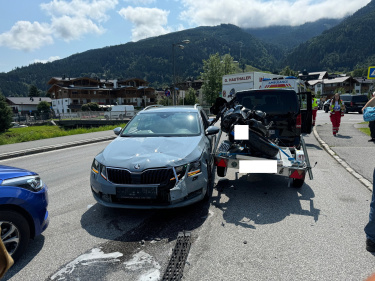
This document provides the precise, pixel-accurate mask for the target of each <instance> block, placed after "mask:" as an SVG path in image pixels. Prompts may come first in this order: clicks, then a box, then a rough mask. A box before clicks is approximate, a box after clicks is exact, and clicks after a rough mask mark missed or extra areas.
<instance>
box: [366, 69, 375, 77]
mask: <svg viewBox="0 0 375 281" xmlns="http://www.w3.org/2000/svg"><path fill="white" fill-rule="evenodd" d="M367 79H375V66H370V67H369V68H368V72H367Z"/></svg>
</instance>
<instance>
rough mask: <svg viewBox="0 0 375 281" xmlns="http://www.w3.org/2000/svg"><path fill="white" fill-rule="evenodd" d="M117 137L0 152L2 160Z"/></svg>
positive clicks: (111, 138) (110, 138)
mask: <svg viewBox="0 0 375 281" xmlns="http://www.w3.org/2000/svg"><path fill="white" fill-rule="evenodd" d="M115 138H116V136H110V137H100V138H94V139H88V140H80V141H73V142H67V143H63V144H56V145H48V146H42V147H37V148H30V149H25V150H19V151H12V152H8V153H2V154H0V160H4V159H9V158H15V157H21V156H25V155H31V154H37V153H41V152H47V151H52V150H58V149H63V148H68V147H72V146H80V145H86V144H91V143H96V142H101V141H108V140H113V139H115Z"/></svg>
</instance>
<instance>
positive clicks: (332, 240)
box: [0, 111, 375, 281]
mask: <svg viewBox="0 0 375 281" xmlns="http://www.w3.org/2000/svg"><path fill="white" fill-rule="evenodd" d="M326 116H327V115H325V114H324V113H323V111H320V112H319V113H318V124H324V122H326V118H328V116H327V117H326ZM353 116H354V115H353ZM353 118H354V117H353ZM355 118H357V117H355ZM360 118H361V116H360ZM347 121H348V122H352V121H350V120H349V116H348V120H347ZM328 122H329V118H328ZM343 122H346V121H345V120H343ZM353 122H356V121H353ZM305 141H306V143H307V146H308V151H309V156H310V161H311V162H312V163H315V162H318V164H317V165H316V167H315V168H314V169H313V172H314V180H312V181H310V180H309V179H307V180H306V182H305V184H304V185H303V187H302V188H300V189H296V188H292V187H288V181H287V180H286V179H284V178H282V177H280V176H276V175H260V174H257V175H250V176H249V177H248V176H243V175H240V176H239V179H237V180H236V175H235V170H229V171H230V172H229V174H228V175H227V179H221V178H217V177H216V179H215V188H214V190H213V195H212V199H211V201H210V202H209V203H200V204H196V205H193V206H190V207H188V208H183V209H179V210H169V211H139V210H134V211H132V210H117V209H115V210H113V209H107V208H104V207H101V206H100V205H98V204H96V202H95V200H94V199H93V197H92V195H91V193H90V189H89V173H90V165H91V162H92V159H93V157H94V156H95V155H96V154H97V153H98V152H99V151H100V150H102V149H103V148H104V147H105V146H106V145H107V144H108V142H103V143H96V144H90V145H85V146H80V147H76V148H69V149H63V150H56V151H51V152H46V153H41V154H35V155H30V156H25V157H20V158H14V159H9V160H3V161H0V163H1V164H5V165H12V166H17V167H21V168H27V169H31V170H34V171H36V172H38V173H39V174H40V175H41V176H42V179H43V180H44V181H45V182H46V183H47V184H48V186H49V198H50V204H49V212H50V225H49V227H48V228H47V230H46V231H45V232H44V233H43V235H42V236H41V237H38V238H37V239H35V240H34V241H30V245H29V248H28V251H27V253H26V254H25V256H24V257H23V258H22V259H21V260H20V261H19V262H18V263H17V264H16V265H14V266H13V267H12V268H11V269H10V271H9V272H8V273H7V275H6V276H5V279H4V280H17V281H18V280H161V277H162V276H163V273H164V270H165V268H166V266H167V264H168V261H169V258H170V256H171V253H172V249H173V247H174V245H175V243H176V238H177V234H178V232H180V231H183V230H188V231H191V233H192V246H191V250H190V253H189V256H188V260H187V263H186V264H185V271H184V278H183V280H194V281H195V280H363V279H365V278H366V277H367V276H368V275H370V274H371V273H372V272H375V263H374V256H373V255H372V254H370V253H368V252H367V251H366V250H365V235H364V232H363V227H364V225H365V224H366V222H367V219H368V211H369V200H370V198H371V193H370V191H369V190H367V189H366V188H365V187H364V186H363V185H361V184H360V183H359V182H358V180H357V179H355V178H354V177H353V176H352V175H350V174H349V173H348V172H347V171H346V170H345V169H344V168H343V167H342V166H341V165H339V164H338V163H337V161H336V160H334V159H333V158H332V157H331V156H329V155H328V154H327V152H325V151H324V150H323V149H322V148H321V147H320V146H319V143H318V142H317V141H316V139H315V138H314V136H313V135H310V136H307V137H306V138H305Z"/></svg>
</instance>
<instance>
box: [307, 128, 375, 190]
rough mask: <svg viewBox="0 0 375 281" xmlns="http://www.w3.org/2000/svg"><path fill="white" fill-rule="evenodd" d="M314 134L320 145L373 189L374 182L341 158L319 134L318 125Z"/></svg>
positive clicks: (314, 129) (366, 185) (362, 182)
mask: <svg viewBox="0 0 375 281" xmlns="http://www.w3.org/2000/svg"><path fill="white" fill-rule="evenodd" d="M313 132H314V136H315V138H316V139H317V141H318V142H319V143H320V145H321V146H322V147H323V148H324V150H325V151H327V153H328V154H329V155H331V156H332V158H334V159H335V160H336V161H337V162H338V163H339V164H340V165H341V166H343V167H344V169H345V170H346V171H347V172H348V173H350V174H351V175H352V176H353V177H355V178H356V179H357V180H358V181H359V182H360V183H361V184H363V185H364V186H365V187H367V189H368V190H370V191H372V183H371V182H370V181H369V180H367V179H365V178H364V177H363V176H361V175H360V174H359V173H357V172H356V171H355V170H354V169H353V168H352V167H350V165H349V164H348V163H347V162H345V161H344V160H343V159H341V158H340V156H338V155H337V154H336V153H335V152H334V151H333V150H332V149H331V148H330V147H329V145H328V144H326V143H325V142H324V141H323V140H322V139H321V138H320V136H319V134H318V131H317V130H316V127H315V126H314V128H313Z"/></svg>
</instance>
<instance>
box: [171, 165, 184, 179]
mask: <svg viewBox="0 0 375 281" xmlns="http://www.w3.org/2000/svg"><path fill="white" fill-rule="evenodd" d="M186 168H187V165H181V166H177V167H174V169H175V171H176V174H177V178H178V179H179V180H180V179H182V178H183V176H185V173H186ZM175 179H176V177H173V178H171V179H170V180H171V181H173V180H175Z"/></svg>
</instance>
